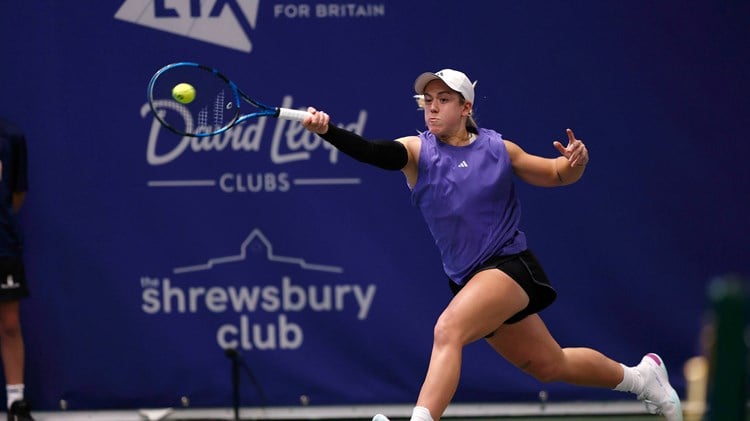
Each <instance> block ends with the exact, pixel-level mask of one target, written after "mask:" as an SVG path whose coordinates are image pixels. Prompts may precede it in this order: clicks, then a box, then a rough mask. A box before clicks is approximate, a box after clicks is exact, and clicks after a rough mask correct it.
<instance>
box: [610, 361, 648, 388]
mask: <svg viewBox="0 0 750 421" xmlns="http://www.w3.org/2000/svg"><path fill="white" fill-rule="evenodd" d="M620 365H621V366H622V369H623V376H622V382H620V384H618V385H617V386H615V390H619V391H620V392H631V393H635V394H636V395H637V394H640V393H641V392H642V391H643V377H641V372H640V371H638V369H637V368H636V367H628V366H626V365H625V364H620Z"/></svg>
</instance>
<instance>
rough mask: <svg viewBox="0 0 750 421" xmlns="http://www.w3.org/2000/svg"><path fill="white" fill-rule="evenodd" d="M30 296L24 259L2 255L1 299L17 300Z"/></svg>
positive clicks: (0, 258)
mask: <svg viewBox="0 0 750 421" xmlns="http://www.w3.org/2000/svg"><path fill="white" fill-rule="evenodd" d="M28 296H29V289H28V286H27V285H26V271H25V269H24V265H23V260H22V259H21V257H16V256H0V301H15V300H20V299H21V298H26V297H28Z"/></svg>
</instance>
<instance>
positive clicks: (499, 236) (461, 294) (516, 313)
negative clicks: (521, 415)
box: [303, 69, 682, 421]
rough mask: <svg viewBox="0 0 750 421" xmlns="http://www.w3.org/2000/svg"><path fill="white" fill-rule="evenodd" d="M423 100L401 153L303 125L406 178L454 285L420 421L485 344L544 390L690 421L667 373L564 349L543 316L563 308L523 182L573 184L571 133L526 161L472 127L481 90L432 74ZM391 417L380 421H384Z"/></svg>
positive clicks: (576, 161)
mask: <svg viewBox="0 0 750 421" xmlns="http://www.w3.org/2000/svg"><path fill="white" fill-rule="evenodd" d="M414 89H415V92H416V93H417V95H418V97H419V98H420V100H421V101H422V106H423V108H424V119H425V123H426V124H427V128H428V130H427V131H425V132H423V133H420V134H419V135H417V136H406V137H401V138H398V139H396V140H395V141H384V140H373V141H371V140H367V139H364V138H363V137H361V136H359V135H357V134H355V133H352V132H350V131H347V130H343V129H341V128H339V127H336V126H335V125H332V124H330V117H329V116H328V114H326V113H325V112H323V111H319V110H316V109H315V108H312V107H311V108H309V109H308V111H309V112H310V113H311V114H312V115H311V116H310V117H307V118H306V119H305V120H304V121H303V125H304V126H305V127H306V128H307V129H308V130H310V131H312V132H314V133H317V134H318V135H320V136H321V137H322V138H323V139H325V140H326V141H327V142H329V143H331V144H332V145H334V146H335V147H336V148H338V149H339V150H341V151H342V152H344V153H346V154H348V155H350V156H351V157H353V158H354V159H356V160H358V161H361V162H365V163H368V164H372V165H375V166H378V167H380V168H383V169H387V170H400V171H402V172H403V173H404V175H405V176H406V180H407V183H408V185H409V188H410V189H411V197H412V201H413V203H414V204H415V205H416V206H417V207H418V208H419V210H420V211H421V213H422V215H423V217H424V219H425V221H426V222H427V225H428V227H429V229H430V231H431V233H432V235H433V237H434V239H435V243H436V245H437V247H438V249H439V251H440V255H441V257H442V262H443V268H444V270H445V272H446V274H447V275H448V277H449V278H450V282H449V283H450V286H451V289H452V291H453V293H454V298H453V299H452V300H451V301H450V303H449V304H448V306H447V307H446V308H445V310H444V311H443V312H442V314H441V315H440V317H439V318H438V320H437V323H436V324H435V327H434V338H433V347H432V355H431V357H430V364H429V368H428V370H427V375H426V377H425V379H424V383H423V384H422V388H421V391H420V393H419V397H418V399H417V402H416V406H415V408H414V411H413V413H412V417H411V421H433V420H438V419H440V417H441V416H442V415H443V413H444V412H445V409H446V408H447V406H448V404H449V403H450V401H451V399H452V398H453V395H454V393H455V391H456V388H457V386H458V382H459V376H460V371H461V352H462V349H463V347H464V346H465V345H467V344H469V343H471V342H474V341H477V340H479V339H482V338H485V340H486V341H487V342H488V343H489V344H490V346H492V348H493V349H494V350H495V351H497V353H498V354H500V355H501V356H502V357H503V358H505V359H506V360H508V361H510V362H511V363H512V364H514V365H515V366H516V367H518V368H519V369H521V370H523V371H524V372H526V373H528V374H530V375H532V376H534V377H535V378H537V379H538V380H540V381H542V382H557V381H561V382H567V383H571V384H575V385H581V386H591V387H602V388H610V389H614V390H619V391H627V392H632V393H634V394H636V395H638V399H641V400H643V401H644V402H645V403H646V407H647V409H648V410H649V412H651V413H660V414H663V415H665V416H666V419H668V420H670V421H677V420H682V410H681V405H680V400H679V398H678V396H677V393H676V392H675V390H674V389H673V388H672V387H671V385H670V384H669V379H668V376H667V370H666V368H665V365H664V362H663V361H662V359H661V358H660V357H659V356H658V355H656V354H647V355H646V356H644V357H643V358H642V360H641V361H640V363H639V364H638V365H636V366H634V367H628V366H625V365H623V364H620V363H618V362H615V361H613V360H612V359H610V358H608V357H606V356H604V355H603V354H601V353H600V352H598V351H596V350H594V349H590V348H561V347H560V345H558V343H557V342H556V341H555V339H554V338H553V337H552V335H551V334H550V332H549V331H548V330H547V327H546V326H545V324H544V321H542V318H541V317H540V316H539V314H538V313H539V311H541V310H542V309H544V308H546V307H547V306H549V305H550V304H551V303H552V302H553V301H554V300H555V298H556V295H557V294H556V292H555V290H554V289H553V288H552V287H551V285H550V282H549V280H548V279H547V276H546V275H545V273H544V270H543V269H542V266H541V265H540V263H539V262H538V261H537V259H536V258H535V257H534V254H533V253H532V252H531V250H530V249H529V248H528V246H527V241H526V236H525V234H524V233H523V232H522V231H521V230H520V229H519V227H520V217H521V212H520V206H519V199H518V197H517V194H516V191H515V188H514V176H515V177H518V178H520V179H521V180H523V181H524V182H526V183H530V184H532V185H535V186H544V187H553V186H562V185H568V184H572V183H575V182H576V181H578V180H579V179H580V178H581V176H582V175H583V173H584V170H585V168H586V164H587V163H588V162H589V153H588V150H587V149H586V145H585V144H584V143H583V142H582V141H581V140H580V139H577V138H576V137H575V135H574V133H573V131H572V130H570V129H568V130H567V142H566V145H563V144H562V143H561V142H558V141H555V142H553V146H554V147H555V148H556V149H557V151H558V152H559V154H560V155H559V156H557V157H555V158H543V157H540V156H535V155H531V154H528V153H526V152H525V151H524V150H523V149H522V148H521V147H520V146H518V145H517V144H516V143H514V142H511V141H509V140H505V139H503V138H502V137H501V135H500V134H499V133H497V132H495V131H493V130H490V129H485V128H480V127H478V126H477V124H476V122H475V121H474V119H473V118H472V106H473V103H474V86H473V84H472V83H471V81H470V80H469V78H468V77H467V76H466V75H465V74H464V73H462V72H459V71H456V70H451V69H445V70H441V71H439V72H437V73H430V72H428V73H423V74H421V75H420V76H419V77H417V79H416V81H415V83H414ZM381 417H382V418H385V417H383V416H382V415H376V418H378V419H382V418H381Z"/></svg>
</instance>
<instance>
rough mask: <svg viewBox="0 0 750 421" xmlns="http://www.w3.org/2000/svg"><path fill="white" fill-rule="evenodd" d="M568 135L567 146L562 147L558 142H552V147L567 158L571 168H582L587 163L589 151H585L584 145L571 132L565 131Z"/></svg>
mask: <svg viewBox="0 0 750 421" xmlns="http://www.w3.org/2000/svg"><path fill="white" fill-rule="evenodd" d="M565 131H566V132H567V133H568V146H563V145H562V143H560V142H558V141H554V142H552V145H554V146H555V148H556V149H557V150H558V151H559V152H560V154H562V155H563V156H564V157H566V158H568V162H570V166H571V167H584V166H586V164H588V163H589V151H588V149H586V145H584V144H583V142H581V141H580V140H579V139H576V136H575V135H574V134H573V130H570V129H566V130H565Z"/></svg>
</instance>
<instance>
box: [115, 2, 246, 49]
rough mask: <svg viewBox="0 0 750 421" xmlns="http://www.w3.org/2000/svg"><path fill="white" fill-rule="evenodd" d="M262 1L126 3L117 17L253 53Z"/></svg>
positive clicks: (116, 14)
mask: <svg viewBox="0 0 750 421" xmlns="http://www.w3.org/2000/svg"><path fill="white" fill-rule="evenodd" d="M259 1H260V0H187V1H186V0H180V1H170V0H125V2H123V4H122V6H120V9H119V10H118V11H117V13H115V18H116V19H120V20H124V21H126V22H131V23H135V24H138V25H143V26H147V27H149V28H154V29H158V30H160V31H166V32H171V33H173V34H177V35H182V36H184V37H188V38H192V39H197V40H200V41H205V42H209V43H212V44H216V45H221V46H222V47H228V48H232V49H235V50H239V51H243V52H246V53H249V52H250V51H251V50H252V49H253V45H252V42H251V41H250V32H251V31H252V30H253V29H254V28H255V24H256V21H257V19H258V3H259Z"/></svg>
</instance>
